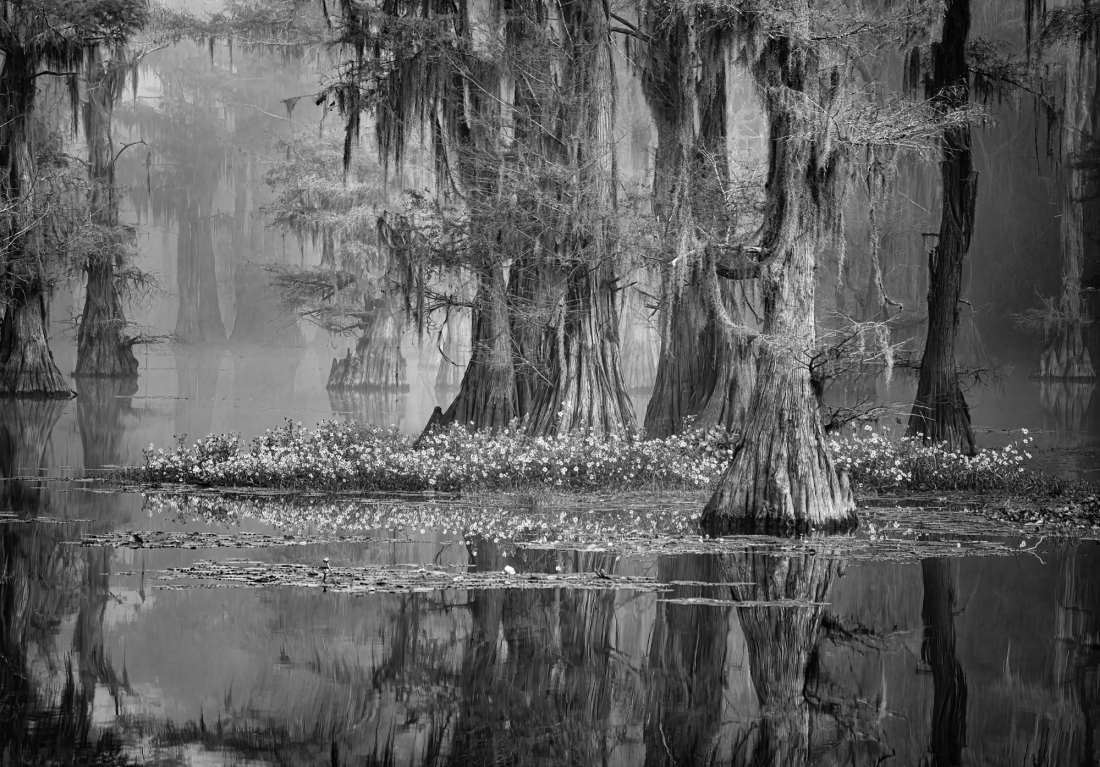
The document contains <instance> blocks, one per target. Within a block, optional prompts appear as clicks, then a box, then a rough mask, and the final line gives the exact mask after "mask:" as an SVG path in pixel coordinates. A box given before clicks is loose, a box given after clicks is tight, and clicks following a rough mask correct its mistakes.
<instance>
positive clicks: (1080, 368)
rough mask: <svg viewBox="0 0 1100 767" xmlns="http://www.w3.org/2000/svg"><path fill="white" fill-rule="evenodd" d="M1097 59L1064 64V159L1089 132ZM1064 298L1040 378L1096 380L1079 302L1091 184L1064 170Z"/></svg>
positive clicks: (1078, 54) (1077, 51)
mask: <svg viewBox="0 0 1100 767" xmlns="http://www.w3.org/2000/svg"><path fill="white" fill-rule="evenodd" d="M1095 69H1096V56H1095V54H1094V53H1093V52H1092V51H1089V50H1085V46H1076V45H1074V46H1071V53H1070V54H1069V55H1068V56H1067V61H1066V74H1065V77H1066V84H1065V94H1066V95H1065V102H1064V104H1065V105H1064V110H1063V116H1062V156H1063V157H1065V158H1073V157H1074V156H1075V155H1076V153H1077V152H1078V151H1080V149H1081V146H1082V144H1083V139H1084V137H1085V136H1086V135H1087V131H1089V130H1090V117H1091V116H1090V114H1089V112H1090V109H1089V107H1090V104H1091V98H1090V95H1089V86H1090V85H1092V84H1093V80H1094V79H1095V77H1096V73H1095ZM1062 174H1063V176H1064V178H1063V179H1062V218H1061V234H1062V293H1061V295H1060V296H1059V299H1058V316H1057V318H1056V321H1055V322H1054V323H1053V327H1052V328H1051V331H1052V332H1051V334H1050V338H1049V343H1048V344H1047V348H1046V349H1044V350H1043V353H1042V356H1040V357H1039V370H1038V373H1037V375H1038V377H1040V378H1058V379H1062V380H1067V381H1082V380H1091V379H1093V378H1096V369H1095V368H1094V367H1093V363H1092V357H1091V356H1090V355H1089V350H1088V349H1087V348H1086V346H1085V331H1086V328H1087V326H1088V325H1089V319H1088V316H1087V313H1086V311H1085V307H1084V306H1083V302H1082V300H1081V278H1082V277H1083V275H1084V269H1085V205H1084V202H1083V200H1082V198H1083V197H1084V195H1085V192H1086V186H1087V184H1088V179H1087V178H1086V174H1085V171H1084V170H1083V169H1081V168H1074V167H1072V166H1071V167H1067V168H1064V169H1063V171H1062Z"/></svg>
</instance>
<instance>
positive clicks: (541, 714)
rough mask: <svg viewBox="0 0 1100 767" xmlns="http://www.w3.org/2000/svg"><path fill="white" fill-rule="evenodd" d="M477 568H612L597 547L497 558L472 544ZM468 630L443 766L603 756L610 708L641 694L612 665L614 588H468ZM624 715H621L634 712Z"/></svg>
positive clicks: (482, 544)
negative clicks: (452, 727) (459, 690)
mask: <svg viewBox="0 0 1100 767" xmlns="http://www.w3.org/2000/svg"><path fill="white" fill-rule="evenodd" d="M474 551H476V552H477V556H476V557H475V559H476V560H477V568H478V569H483V570H498V569H503V567H505V566H506V565H507V564H508V563H509V562H510V563H511V565H510V566H514V567H515V568H516V569H517V570H519V571H526V572H554V571H555V570H556V569H557V568H559V567H560V568H562V570H563V571H565V572H570V571H573V572H579V571H586V572H592V571H596V570H602V571H612V570H613V568H614V557H613V556H612V555H610V554H607V553H604V552H569V553H562V552H556V551H551V550H526V551H523V550H521V551H520V552H518V558H517V557H512V558H508V559H505V558H503V557H502V556H501V552H500V550H499V549H498V548H497V547H496V546H494V545H493V544H492V543H490V542H488V541H486V540H484V539H479V540H475V541H473V542H472V543H471V552H474ZM469 599H470V601H469V608H470V611H471V614H472V617H473V630H472V633H471V636H470V639H469V644H468V646H467V650H466V655H465V663H464V665H463V669H462V674H461V687H462V693H461V701H460V704H459V705H460V708H459V716H458V718H457V721H456V723H455V730H454V742H453V744H452V745H451V748H450V759H449V762H448V763H449V764H451V765H482V764H523V765H538V764H545V765H567V764H576V765H589V764H601V763H606V762H607V758H608V753H609V751H610V750H611V749H613V748H614V747H615V745H616V744H617V740H621V738H622V736H623V733H614V732H611V731H609V719H610V717H611V713H612V711H613V709H614V708H615V707H616V706H623V705H626V706H631V705H632V704H635V705H637V706H638V708H639V710H638V711H636V712H633V713H634V714H638V713H640V706H641V704H642V701H643V700H644V696H643V695H642V694H641V691H640V690H639V689H638V688H637V685H638V680H637V678H636V677H635V676H634V675H633V674H630V673H619V672H620V669H619V668H618V665H619V664H620V663H622V662H623V659H621V658H619V657H618V655H617V653H616V652H615V649H614V648H613V647H612V635H613V632H612V624H613V620H614V615H615V608H616V593H615V592H614V591H612V590H584V589H567V588H563V589H560V590H530V591H528V590H522V589H509V590H507V591H477V592H471V593H470V597H469ZM635 718H636V717H635V716H627V717H626V719H627V721H630V720H633V719H635Z"/></svg>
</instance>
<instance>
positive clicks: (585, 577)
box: [157, 559, 671, 594]
mask: <svg viewBox="0 0 1100 767" xmlns="http://www.w3.org/2000/svg"><path fill="white" fill-rule="evenodd" d="M509 569H511V570H512V571H511V572H508V571H500V572H460V573H455V572H454V571H449V570H445V569H439V568H427V567H417V566H414V565H410V566H399V565H398V566H394V565H389V566H370V565H368V566H362V567H337V566H333V567H328V568H326V567H316V566H310V565H303V564H271V563H268V562H253V561H249V560H244V559H231V560H226V561H222V562H210V561H203V562H196V563H195V564H194V565H191V566H190V567H173V568H169V569H168V570H164V571H162V572H161V573H160V574H159V575H158V576H157V580H158V581H159V582H160V583H158V588H161V589H181V588H218V587H222V588H224V587H234V586H235V587H260V586H300V587H307V588H321V589H323V590H325V591H332V592H336V593H346V594H369V593H390V594H405V593H415V592H430V591H444V590H449V589H463V590H464V589H557V588H568V589H630V590H632V591H660V590H662V589H669V588H671V586H670V585H669V584H662V583H659V582H658V581H657V580H655V579H653V578H647V577H644V576H628V575H608V574H607V573H605V572H603V571H602V570H601V571H597V572H591V573H568V574H550V573H516V572H515V571H514V569H512V568H509Z"/></svg>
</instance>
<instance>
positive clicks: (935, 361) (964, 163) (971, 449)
mask: <svg viewBox="0 0 1100 767" xmlns="http://www.w3.org/2000/svg"><path fill="white" fill-rule="evenodd" d="M969 34H970V0H950V2H949V3H948V5H947V14H946V17H945V18H944V25H943V35H942V38H941V39H940V41H939V42H938V43H937V44H936V46H935V49H934V53H933V72H932V77H931V78H930V80H929V84H928V95H929V98H931V99H933V100H935V101H936V103H938V104H940V105H941V106H942V107H943V108H944V109H957V108H961V107H964V106H966V104H967V102H968V100H969V88H968V69H967V64H966V43H967V39H968V37H969ZM940 147H941V153H942V159H941V161H940V170H941V173H942V176H943V179H942V181H943V209H942V213H941V215H940V231H939V240H938V244H937V245H936V247H935V248H934V249H933V250H932V252H931V253H930V254H929V257H928V278H929V280H928V336H927V339H926V340H925V343H924V356H923V357H922V359H921V368H920V380H919V382H918V383H917V397H916V401H915V402H914V403H913V411H912V414H911V415H910V416H909V428H908V434H909V436H912V437H920V438H921V439H922V440H923V441H924V442H925V443H926V444H943V445H945V446H946V447H947V449H949V450H954V451H957V452H961V453H964V454H966V455H974V454H975V453H976V452H977V447H976V446H975V444H974V431H973V429H972V428H971V425H970V408H969V407H968V406H967V404H966V399H965V398H964V397H963V392H962V388H961V387H960V386H959V374H958V369H957V366H956V361H955V341H956V339H957V337H958V330H959V298H960V292H961V289H962V270H963V262H964V261H965V260H966V254H967V251H968V250H969V249H970V238H971V235H972V234H973V233H974V211H975V204H976V200H977V192H978V174H977V171H975V170H974V161H973V154H972V151H971V138H970V126H969V125H966V124H955V125H949V126H947V127H945V128H944V129H943V131H942V133H941V136H940Z"/></svg>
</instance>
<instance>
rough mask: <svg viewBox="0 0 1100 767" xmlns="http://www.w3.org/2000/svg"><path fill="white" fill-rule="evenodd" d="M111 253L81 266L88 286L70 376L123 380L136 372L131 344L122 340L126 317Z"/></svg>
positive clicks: (135, 359)
mask: <svg viewBox="0 0 1100 767" xmlns="http://www.w3.org/2000/svg"><path fill="white" fill-rule="evenodd" d="M114 260H115V259H114V254H111V253H106V254H103V256H102V257H101V258H96V257H92V258H90V259H89V260H88V263H87V265H86V266H85V269H84V271H85V273H86V274H87V275H88V285H87V289H86V293H85V297H84V312H83V313H82V314H81V316H80V328H79V330H78V331H77V336H76V339H77V341H76V343H77V347H76V370H74V371H73V375H74V376H107V377H111V378H127V377H131V376H136V375H137V372H138V361H137V357H135V356H134V347H133V343H132V342H131V341H130V340H129V339H127V338H126V337H125V335H124V334H123V332H122V329H123V328H125V327H126V315H125V312H124V311H123V308H122V301H121V300H120V299H119V295H118V286H117V284H116V273H115V263H114Z"/></svg>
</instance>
